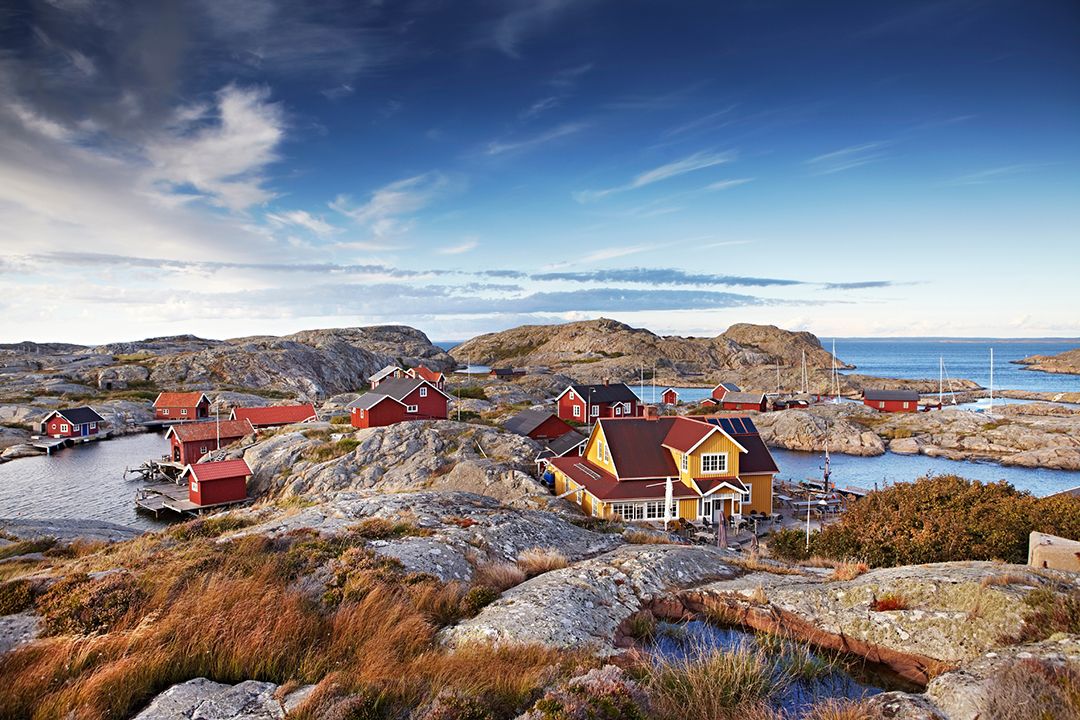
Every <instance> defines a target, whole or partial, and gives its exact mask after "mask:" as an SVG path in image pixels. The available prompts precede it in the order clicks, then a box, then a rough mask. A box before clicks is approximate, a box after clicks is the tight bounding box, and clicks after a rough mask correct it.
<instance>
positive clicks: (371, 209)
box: [330, 171, 451, 237]
mask: <svg viewBox="0 0 1080 720" xmlns="http://www.w3.org/2000/svg"><path fill="white" fill-rule="evenodd" d="M450 185H451V183H450V180H449V178H447V176H445V175H443V174H442V173H440V172H436V171H432V172H426V173H423V174H420V175H414V176H412V177H408V178H405V179H404V180H398V181H396V182H392V183H390V184H389V185H384V186H383V187H381V188H379V189H378V190H376V191H375V192H373V193H372V194H371V198H370V199H369V200H368V201H367V202H366V203H364V204H362V205H354V204H353V202H352V199H351V198H350V197H349V196H348V195H338V196H337V197H336V198H335V199H334V201H333V202H331V203H330V207H331V208H333V209H334V210H337V211H338V212H339V213H342V214H343V215H347V216H348V217H350V218H352V219H353V220H355V221H356V222H357V223H359V224H361V225H364V226H366V227H368V228H369V229H370V230H371V232H372V233H373V234H374V235H375V236H376V237H385V236H387V235H393V234H400V233H403V232H405V231H406V230H408V229H409V228H410V227H411V226H412V222H411V221H410V220H409V219H408V216H409V215H412V214H414V213H416V212H418V211H419V210H422V209H423V208H425V207H427V206H428V205H429V204H430V203H431V202H432V201H433V200H434V199H435V198H437V197H438V196H439V195H440V194H442V193H443V192H446V191H448V189H449V188H450Z"/></svg>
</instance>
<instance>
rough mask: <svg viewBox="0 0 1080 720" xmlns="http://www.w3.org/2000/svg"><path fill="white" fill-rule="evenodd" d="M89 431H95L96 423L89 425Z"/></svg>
mask: <svg viewBox="0 0 1080 720" xmlns="http://www.w3.org/2000/svg"><path fill="white" fill-rule="evenodd" d="M90 429H91V430H97V423H96V422H92V423H90Z"/></svg>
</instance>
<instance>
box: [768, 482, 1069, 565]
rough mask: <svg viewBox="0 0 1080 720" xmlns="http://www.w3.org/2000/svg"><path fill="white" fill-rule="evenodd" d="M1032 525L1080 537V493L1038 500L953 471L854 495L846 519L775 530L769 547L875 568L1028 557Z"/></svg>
mask: <svg viewBox="0 0 1080 720" xmlns="http://www.w3.org/2000/svg"><path fill="white" fill-rule="evenodd" d="M1032 531H1038V532H1044V533H1049V534H1051V535H1058V536H1061V537H1065V538H1069V539H1072V540H1077V539H1080V498H1075V497H1070V496H1060V497H1048V498H1036V497H1034V496H1033V495H1031V494H1030V493H1028V492H1022V491H1019V490H1017V489H1016V488H1014V487H1013V486H1011V485H1009V484H1008V483H1006V482H1004V481H1002V482H997V483H986V484H983V483H980V482H977V481H972V480H966V479H964V478H961V477H957V476H955V475H944V476H933V477H926V478H920V479H919V480H916V481H914V482H909V483H896V484H895V485H891V486H889V487H887V488H885V489H883V490H879V491H876V492H872V493H870V494H869V495H867V496H866V497H864V498H861V499H859V500H856V501H855V502H854V503H853V504H852V505H851V507H850V508H849V509H848V511H847V512H846V513H844V514H843V515H842V516H841V517H840V519H839V520H838V521H837V522H835V523H833V524H831V525H828V526H826V527H825V528H824V529H823V530H821V531H820V532H816V533H814V534H813V535H811V541H810V548H809V550H807V549H806V547H805V540H804V538H803V535H802V533H801V532H800V531H798V530H794V529H788V530H783V531H780V532H777V533H773V534H772V535H770V536H769V540H768V545H769V551H770V552H771V553H772V554H774V555H776V556H777V557H783V558H786V559H791V560H801V559H805V558H806V557H808V556H810V555H822V556H824V557H827V558H831V559H833V560H843V559H845V558H852V557H855V558H861V559H863V560H864V561H866V562H867V564H869V565H870V566H871V567H887V566H893V565H918V564H924V563H934V562H947V561H952V560H995V559H1000V560H1004V561H1005V562H1011V563H1019V564H1022V563H1024V562H1026V561H1027V547H1028V536H1029V535H1030V533H1031V532H1032Z"/></svg>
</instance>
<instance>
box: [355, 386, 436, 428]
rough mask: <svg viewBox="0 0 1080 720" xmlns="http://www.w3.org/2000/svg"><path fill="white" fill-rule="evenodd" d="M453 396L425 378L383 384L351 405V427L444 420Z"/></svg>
mask: <svg viewBox="0 0 1080 720" xmlns="http://www.w3.org/2000/svg"><path fill="white" fill-rule="evenodd" d="M449 407H450V396H449V395H447V394H446V393H444V392H443V391H442V390H440V389H439V388H437V387H435V386H434V385H432V384H431V383H430V382H428V381H427V380H424V379H422V378H409V377H403V378H393V379H391V380H383V381H382V382H380V383H379V385H378V387H376V388H375V389H373V390H369V391H368V392H366V393H364V394H363V395H361V396H360V397H359V398H357V399H356V400H354V401H353V402H351V403H349V405H348V408H349V414H350V419H351V421H352V426H353V427H357V428H373V427H385V426H387V425H393V424H394V423H399V422H405V421H407V420H445V419H446V418H447V414H448V411H449Z"/></svg>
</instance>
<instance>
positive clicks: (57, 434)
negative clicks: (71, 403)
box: [41, 407, 105, 438]
mask: <svg viewBox="0 0 1080 720" xmlns="http://www.w3.org/2000/svg"><path fill="white" fill-rule="evenodd" d="M104 425H105V418H103V417H101V416H100V415H98V414H97V412H96V411H95V410H94V409H93V408H88V407H77V408H71V409H69V410H53V411H52V412H51V413H49V414H48V415H46V416H45V419H44V420H42V421H41V434H42V435H48V436H49V437H52V438H70V437H91V436H93V435H97V434H98V432H99V431H100V430H101V428H102V427H103V426H104Z"/></svg>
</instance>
